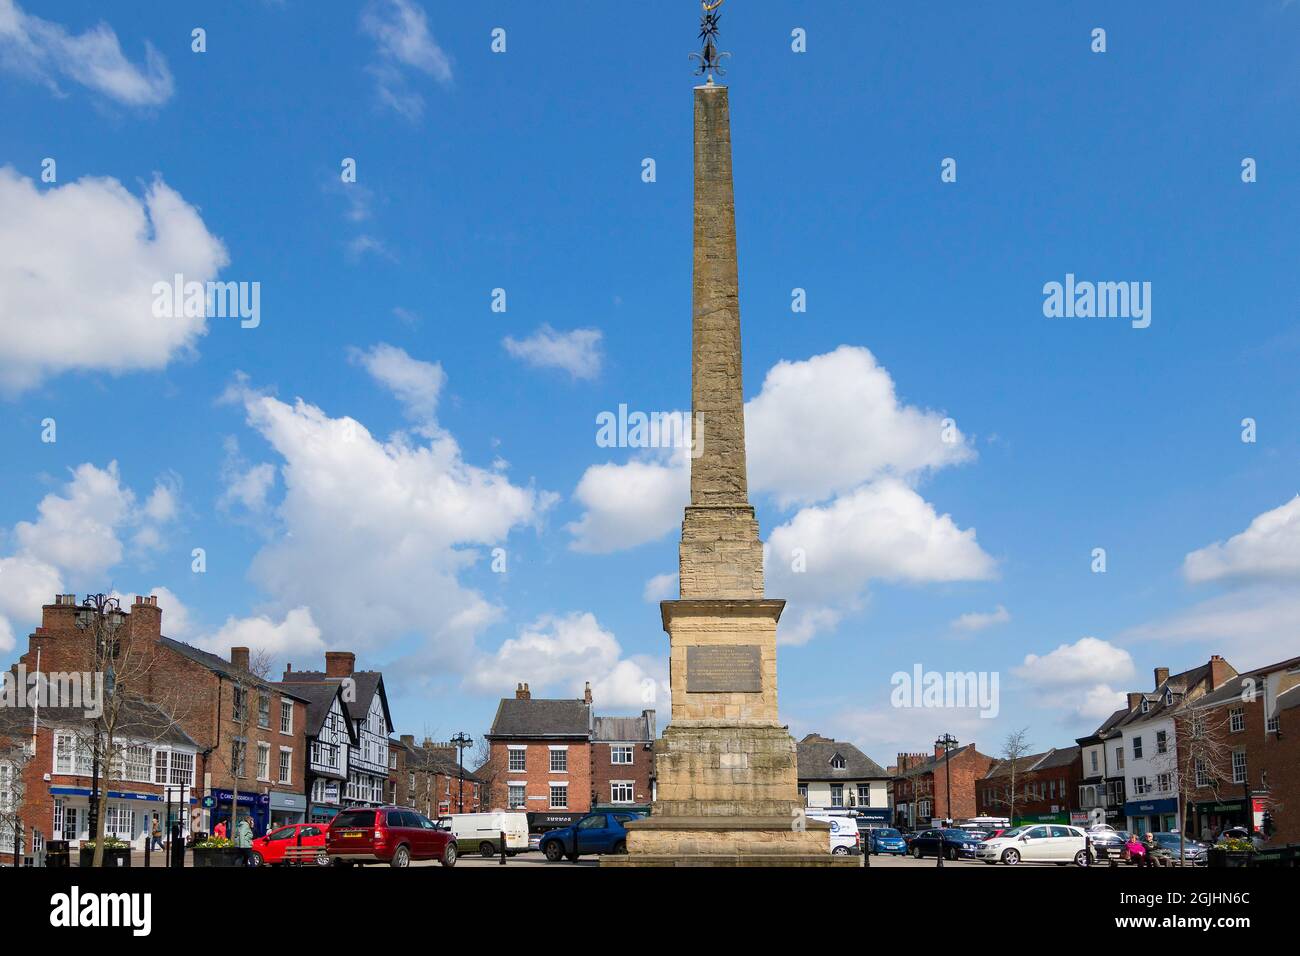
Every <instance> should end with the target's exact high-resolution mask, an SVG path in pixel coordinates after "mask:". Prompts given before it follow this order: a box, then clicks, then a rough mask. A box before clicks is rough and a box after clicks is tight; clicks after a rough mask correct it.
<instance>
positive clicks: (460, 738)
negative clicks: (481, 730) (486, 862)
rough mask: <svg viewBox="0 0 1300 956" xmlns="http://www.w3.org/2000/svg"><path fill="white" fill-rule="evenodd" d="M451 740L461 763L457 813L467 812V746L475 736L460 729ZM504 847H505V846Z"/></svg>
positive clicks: (457, 792) (457, 786)
mask: <svg viewBox="0 0 1300 956" xmlns="http://www.w3.org/2000/svg"><path fill="white" fill-rule="evenodd" d="M451 742H452V743H453V744H455V745H456V751H457V762H458V763H459V764H460V773H459V774H458V775H457V780H456V802H457V804H459V809H458V810H457V811H456V812H457V813H464V812H465V748H466V747H468V746H470V745H471V744H473V743H474V738H473V737H471V736H470V735H469V734H467V733H465V731H463V730H462V731H460V732H459V733H458V734H456V736H455V737H452V738H451ZM503 849H504V848H503Z"/></svg>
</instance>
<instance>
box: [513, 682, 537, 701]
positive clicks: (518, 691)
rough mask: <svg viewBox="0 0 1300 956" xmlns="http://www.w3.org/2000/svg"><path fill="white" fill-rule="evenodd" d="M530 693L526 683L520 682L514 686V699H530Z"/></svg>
mask: <svg viewBox="0 0 1300 956" xmlns="http://www.w3.org/2000/svg"><path fill="white" fill-rule="evenodd" d="M532 697H533V695H532V693H531V692H530V691H529V690H528V685H527V684H520V685H519V686H518V687H516V688H515V700H531V699H532Z"/></svg>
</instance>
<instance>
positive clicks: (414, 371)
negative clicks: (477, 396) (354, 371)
mask: <svg viewBox="0 0 1300 956" xmlns="http://www.w3.org/2000/svg"><path fill="white" fill-rule="evenodd" d="M351 356H352V360H353V361H354V362H357V363H358V364H360V365H361V366H362V367H363V368H364V369H365V370H366V371H367V372H369V373H370V376H371V378H373V379H374V380H375V381H376V382H378V383H379V384H381V385H383V386H384V387H385V388H387V389H388V390H389V391H391V392H392V393H393V395H394V396H396V398H397V400H398V401H399V402H401V403H402V407H403V409H404V410H405V411H406V414H407V417H408V418H410V419H412V420H413V421H417V422H430V421H432V420H433V418H434V416H435V415H436V413H437V411H438V396H439V394H440V393H441V392H442V387H443V385H444V384H446V381H447V374H446V373H445V372H444V371H443V370H442V366H441V365H439V364H438V363H437V362H423V361H420V360H419V359H413V358H411V356H410V355H408V354H407V353H406V352H405V351H403V350H402V349H399V348H397V347H395V346H392V345H387V344H385V343H380V344H379V345H376V346H374V347H373V348H371V349H370V350H368V351H362V350H360V349H353V350H352V351H351Z"/></svg>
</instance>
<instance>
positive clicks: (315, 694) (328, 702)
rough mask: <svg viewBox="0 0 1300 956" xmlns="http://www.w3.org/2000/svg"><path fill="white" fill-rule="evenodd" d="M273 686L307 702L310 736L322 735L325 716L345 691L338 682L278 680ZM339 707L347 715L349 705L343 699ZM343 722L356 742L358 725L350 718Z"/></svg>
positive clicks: (306, 730) (308, 732)
mask: <svg viewBox="0 0 1300 956" xmlns="http://www.w3.org/2000/svg"><path fill="white" fill-rule="evenodd" d="M271 686H272V687H274V688H275V689H276V690H279V691H283V692H284V693H285V694H288V695H289V696H293V697H297V698H298V699H299V700H305V701H306V702H307V726H306V728H305V732H306V733H307V735H308V736H310V737H317V736H320V732H321V728H322V727H323V726H324V724H325V718H326V717H327V716H329V712H330V709H331V708H332V707H333V704H334V699H335V698H336V697H339V696H340V695H341V694H342V693H343V685H342V684H338V683H328V684H293V683H286V682H285V681H278V682H276V683H273V684H272V685H271ZM339 708H340V710H342V712H343V714H344V715H345V716H346V715H347V712H348V711H347V705H346V704H345V703H344V702H343V701H342V700H340V701H339ZM343 723H344V724H345V725H346V727H347V730H348V737H349V738H350V739H352V741H353V742H354V743H355V742H356V736H357V734H356V725H354V724H353V723H352V721H350V720H345V721H344V722H343Z"/></svg>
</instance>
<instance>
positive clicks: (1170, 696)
mask: <svg viewBox="0 0 1300 956" xmlns="http://www.w3.org/2000/svg"><path fill="white" fill-rule="evenodd" d="M1173 705H1174V692H1173V691H1172V690H1167V691H1165V706H1166V707H1172V706H1173Z"/></svg>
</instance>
